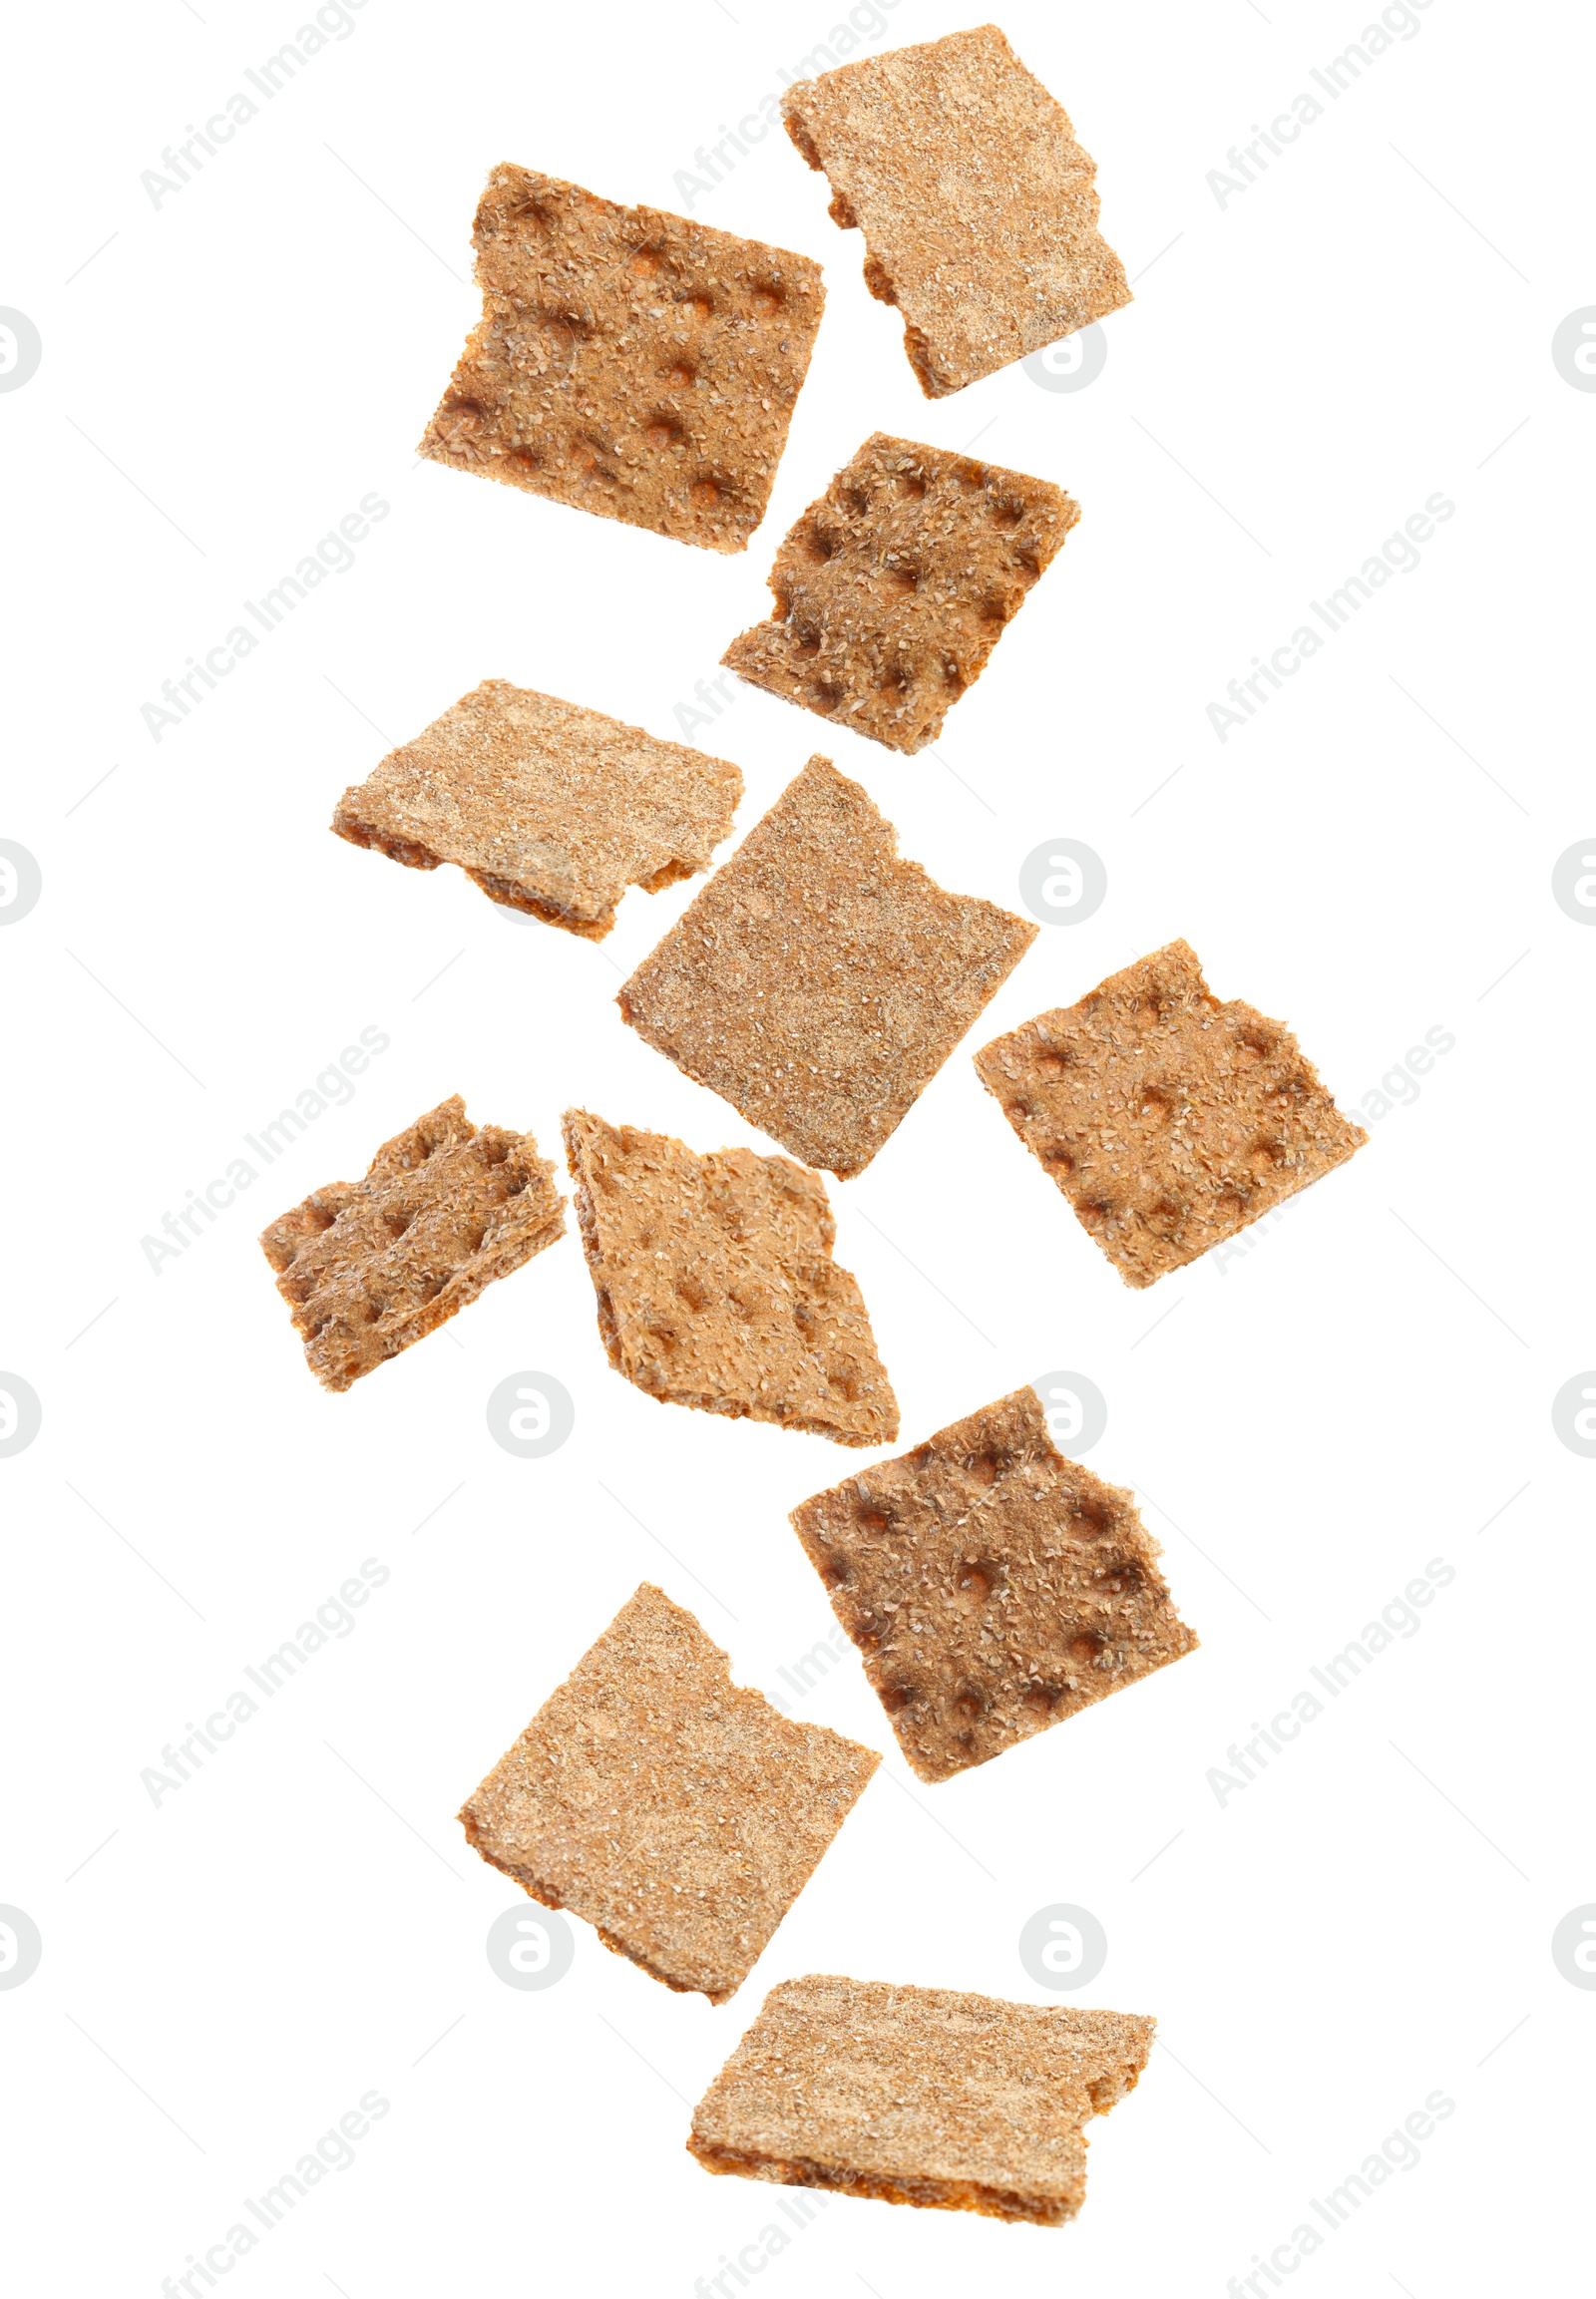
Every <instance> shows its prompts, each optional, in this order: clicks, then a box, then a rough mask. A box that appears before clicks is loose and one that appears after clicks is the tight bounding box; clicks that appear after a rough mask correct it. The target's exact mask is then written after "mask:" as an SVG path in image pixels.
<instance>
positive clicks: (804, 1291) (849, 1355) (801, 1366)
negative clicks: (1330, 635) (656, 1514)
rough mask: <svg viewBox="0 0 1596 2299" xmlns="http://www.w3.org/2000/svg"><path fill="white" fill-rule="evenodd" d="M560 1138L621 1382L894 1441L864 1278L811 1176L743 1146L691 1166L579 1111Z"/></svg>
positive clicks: (687, 1159) (845, 1434)
mask: <svg viewBox="0 0 1596 2299" xmlns="http://www.w3.org/2000/svg"><path fill="white" fill-rule="evenodd" d="M565 1136H566V1157H567V1160H568V1162H569V1164H570V1166H571V1173H572V1178H573V1180H574V1181H575V1183H576V1204H577V1219H578V1222H579V1224H580V1226H581V1229H582V1243H583V1248H584V1250H585V1252H586V1253H587V1256H588V1267H589V1269H590V1271H591V1272H592V1274H593V1282H594V1291H595V1292H596V1293H597V1295H598V1331H599V1334H600V1335H601V1337H602V1339H603V1344H604V1348H605V1350H606V1351H607V1352H608V1356H609V1362H610V1363H611V1364H612V1365H613V1366H614V1368H615V1370H616V1372H620V1373H624V1374H625V1376H626V1378H627V1380H628V1381H631V1382H633V1383H634V1384H635V1385H636V1387H638V1388H639V1389H643V1390H646V1392H647V1393H648V1395H649V1396H651V1397H657V1398H659V1399H660V1400H661V1402H664V1403H667V1404H675V1405H696V1406H697V1408H698V1410H699V1411H700V1412H706V1413H725V1414H727V1415H728V1416H730V1417H731V1418H732V1419H748V1420H755V1421H776V1422H779V1423H780V1425H781V1426H782V1427H783V1428H788V1429H807V1430H808V1431H809V1432H810V1433H811V1434H812V1435H814V1436H820V1437H831V1438H832V1439H833V1440H834V1441H835V1442H836V1443H837V1444H840V1445H887V1444H891V1442H892V1440H893V1438H894V1437H895V1436H896V1435H897V1434H898V1400H897V1398H896V1397H895V1396H894V1395H893V1393H892V1383H891V1382H890V1381H889V1380H888V1378H887V1370H886V1367H885V1366H884V1365H883V1363H882V1361H881V1358H880V1357H879V1356H878V1355H877V1353H876V1341H875V1336H874V1335H873V1334H872V1333H871V1330H870V1318H869V1314H868V1312H867V1311H866V1309H865V1304H864V1298H863V1296H862V1295H861V1293H860V1291H859V1287H858V1284H857V1283H856V1281H855V1279H854V1278H853V1276H852V1275H851V1273H850V1272H849V1271H847V1270H844V1269H839V1268H838V1267H837V1264H836V1263H835V1262H834V1261H833V1260H832V1258H831V1247H832V1240H833V1239H834V1238H835V1236H836V1234H837V1225H836V1223H835V1222H834V1221H833V1220H832V1218H831V1208H830V1206H829V1205H828V1204H827V1202H826V1190H825V1184H824V1183H823V1182H822V1181H821V1180H820V1178H819V1176H818V1175H817V1174H812V1173H807V1172H805V1170H804V1168H803V1167H802V1166H798V1165H794V1164H793V1163H792V1161H791V1159H790V1158H783V1157H758V1156H756V1155H755V1153H754V1152H753V1151H752V1150H744V1149H726V1150H717V1151H715V1152H714V1153H713V1154H712V1155H711V1156H707V1157H697V1156H695V1155H694V1153H693V1152H692V1151H691V1150H690V1149H688V1148H687V1146H686V1144H685V1143H684V1142H679V1141H675V1140H672V1138H671V1137H670V1135H669V1134H657V1133H644V1132H642V1131H641V1129H640V1128H639V1127H636V1126H612V1125H606V1124H605V1123H604V1121H603V1119H602V1118H598V1117H594V1116H593V1115H592V1114H591V1113H590V1112H589V1111H587V1110H568V1111H567V1112H566V1116H565Z"/></svg>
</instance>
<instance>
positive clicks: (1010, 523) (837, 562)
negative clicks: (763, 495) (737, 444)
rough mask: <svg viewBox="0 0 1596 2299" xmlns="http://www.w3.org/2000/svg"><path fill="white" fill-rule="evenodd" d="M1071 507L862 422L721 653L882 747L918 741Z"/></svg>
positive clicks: (931, 729)
mask: <svg viewBox="0 0 1596 2299" xmlns="http://www.w3.org/2000/svg"><path fill="white" fill-rule="evenodd" d="M1079 517H1080V506H1079V505H1078V504H1077V503H1075V502H1074V501H1072V499H1071V498H1070V497H1069V496H1067V495H1065V494H1064V492H1063V490H1062V489H1061V488H1057V487H1054V486H1052V485H1051V483H1050V482H1049V481H1047V480H1044V479H1030V478H1027V477H1026V475H1025V473H1024V472H1022V471H1006V470H1004V469H1003V467H1002V466H1001V465H1000V464H997V463H977V462H974V461H973V460H972V459H971V458H970V457H969V456H968V455H954V454H950V453H949V451H948V450H947V449H946V448H941V447H924V446H921V445H920V444H919V443H918V442H917V441H915V440H912V439H893V438H891V437H889V435H888V434H887V433H886V432H883V431H877V432H874V433H872V435H871V437H870V438H869V439H867V440H866V441H865V444H864V445H863V447H861V448H860V450H859V452H858V454H857V455H856V456H855V457H854V459H853V461H852V462H851V463H848V464H845V465H844V467H843V469H842V470H841V471H839V472H838V474H837V476H836V478H835V479H833V481H832V483H831V485H830V486H829V487H828V488H827V490H826V492H825V494H824V495H822V496H821V497H820V498H819V499H818V500H817V501H816V502H814V503H812V504H811V505H810V506H809V509H808V510H807V511H806V512H804V513H803V515H802V517H801V518H800V519H799V520H798V522H797V524H796V525H795V526H794V527H793V528H792V530H791V531H790V533H789V534H788V535H787V536H786V538H785V539H784V541H783V543H782V545H781V548H780V550H779V551H778V552H777V554H776V558H775V563H774V565H773V566H772V568H771V570H770V575H769V577H768V580H769V583H770V588H771V592H772V594H773V596H774V599H775V604H774V606H773V607H772V608H771V611H770V615H769V617H768V619H767V620H766V621H764V622H756V623H754V624H753V626H752V627H751V628H750V629H748V630H745V631H743V632H742V633H741V635H740V636H739V637H737V638H734V639H733V640H732V642H731V644H730V645H729V646H728V647H727V649H726V651H725V653H724V654H723V655H722V656H721V660H722V662H724V663H726V664H727V665H728V666H729V667H730V668H731V669H732V670H734V671H735V672H736V673H737V675H738V677H739V678H745V679H747V681H748V682H749V684H750V685H751V686H762V687H764V688H765V689H766V690H767V692H769V693H771V694H778V695H780V696H781V698H782V699H783V701H785V702H795V703H797V704H798V705H799V706H800V708H802V709H804V710H812V711H814V712H815V714H816V715H817V717H820V718H829V719H833V720H835V722H836V723H837V724H838V725H839V726H846V727H849V728H851V729H852V731H853V732H854V733H855V734H868V735H869V736H870V737H871V738H872V740H873V741H876V742H881V743H885V744H886V745H887V747H888V748H889V749H890V750H901V751H906V752H910V753H913V752H915V751H918V750H924V749H925V747H926V745H927V743H928V742H934V741H935V740H936V738H937V736H938V735H939V734H940V733H941V732H942V723H943V720H944V718H945V717H946V716H947V714H948V712H949V710H950V709H951V708H952V706H953V705H954V703H956V702H957V701H958V700H959V697H960V696H961V695H962V694H963V693H964V691H965V689H966V688H967V687H969V686H973V685H974V684H975V682H976V680H977V679H978V678H979V677H980V676H981V674H982V672H983V670H984V669H985V668H986V666H987V658H988V656H989V655H990V654H991V653H992V650H993V648H994V647H995V646H996V645H997V643H998V637H999V635H1000V633H1001V631H1002V629H1003V627H1004V625H1005V624H1006V623H1007V622H1008V621H1010V620H1011V618H1012V617H1013V615H1014V614H1015V613H1016V612H1017V611H1018V609H1019V607H1020V605H1021V604H1022V603H1023V600H1024V597H1025V593H1026V591H1027V590H1029V588H1030V586H1031V584H1032V583H1033V582H1035V581H1036V579H1037V577H1038V576H1039V575H1041V574H1042V573H1043V572H1044V571H1045V569H1046V568H1047V567H1048V566H1049V565H1050V564H1051V562H1052V559H1053V558H1054V556H1055V554H1056V553H1057V552H1058V550H1059V549H1060V547H1061V546H1062V544H1063V540H1064V538H1065V536H1066V535H1067V534H1068V533H1069V530H1070V529H1071V528H1072V527H1073V526H1074V524H1075V522H1076V520H1077V519H1078V518H1079Z"/></svg>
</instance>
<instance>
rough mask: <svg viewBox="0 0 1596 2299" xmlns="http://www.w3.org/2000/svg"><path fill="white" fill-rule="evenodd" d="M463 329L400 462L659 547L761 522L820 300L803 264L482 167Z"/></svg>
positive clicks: (738, 539) (711, 538)
mask: <svg viewBox="0 0 1596 2299" xmlns="http://www.w3.org/2000/svg"><path fill="white" fill-rule="evenodd" d="M473 238H474V239H475V242H476V248H477V279H478V282H479V284H480V285H481V288H482V318H481V319H480V321H479V322H478V324H477V327H476V330H475V332H474V333H473V334H472V336H471V338H470V340H469V341H468V342H467V344H466V348H465V350H464V352H463V353H462V354H461V358H460V364H459V366H458V367H457V368H456V369H455V371H454V374H453V376H452V377H451V378H450V383H449V389H448V391H447V392H446V393H445V394H444V398H443V403H442V405H441V406H440V407H439V409H438V411H437V413H436V414H435V415H434V416H433V418H432V421H431V422H430V423H429V424H428V426H427V431H426V436H425V437H424V438H423V440H422V442H421V445H420V448H419V449H418V450H417V452H418V453H419V454H422V455H428V456H431V457H432V459H433V461H434V462H436V463H450V464H453V465H454V467H455V468H456V470H458V471H474V472H477V473H479V474H480V475H481V476H482V477H483V478H485V479H502V480H505V481H506V482H507V483H508V484H509V485H510V486H512V487H524V488H526V489H527V491H528V492H529V493H530V494H532V495H546V496H548V497H550V498H551V499H552V500H553V501H554V502H556V503H569V504H571V505H573V506H574V507H575V508H576V509H578V510H581V511H594V512H598V514H599V515H600V516H601V517H603V518H605V519H622V520H625V521H626V522H627V524H628V525H630V526H632V527H646V528H649V529H651V530H652V531H653V533H655V534H656V535H670V536H674V538H675V539H676V541H677V542H678V543H697V544H702V545H703V546H704V547H705V549H706V550H709V551H742V550H745V549H746V548H747V543H748V538H749V536H750V535H752V533H753V531H754V529H755V528H756V527H757V526H758V525H759V522H760V520H761V519H763V517H764V515H765V505H766V503H767V502H768V501H769V498H770V489H771V484H772V482H773V481H774V479H775V476H776V466H777V464H778V463H779V462H780V460H781V451H782V449H783V447H784V446H785V445H786V441H787V425H788V423H789V421H790V420H791V417H792V410H793V402H794V401H795V400H796V399H797V397H798V391H799V386H800V385H801V384H802V382H803V379H804V374H805V371H806V369H807V368H808V365H809V354H810V352H811V350H812V349H813V347H814V340H815V330H816V329H817V328H818V327H819V325H820V311H821V305H822V304H823V302H824V301H825V290H824V288H823V287H822V286H821V284H820V266H819V264H818V263H812V262H811V261H810V259H809V257H808V256H807V255H793V254H790V253H789V252H788V250H787V249H786V248H784V247H767V246H766V245H765V244H764V242H763V241H762V240H758V239H739V238H735V237H734V236H733V235H732V233H730V232H729V231H716V230H714V229H713V228H712V227H711V226H710V225H709V224H707V223H692V222H689V221H688V220H687V218H686V216H684V215H672V214H670V213H669V212H668V211H667V210H666V209H664V208H660V207H619V206H616V205H615V203H614V202H613V201H612V200H609V199H600V198H598V196H597V194H596V193H594V192H585V191H584V190H583V189H582V187H581V185H579V184H567V183H563V182H562V181H561V179H560V178H559V177H557V176H543V175H540V174H539V173H537V172H536V171H535V170H533V169H529V168H514V167H503V168H496V169H495V170H494V171H493V174H492V175H491V176H490V177H489V179H488V189H487V190H486V192H484V193H483V195H482V201H481V204H480V205H479V207H478V209H477V220H476V225H475V228H474V231H473Z"/></svg>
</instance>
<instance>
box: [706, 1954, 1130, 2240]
mask: <svg viewBox="0 0 1596 2299" xmlns="http://www.w3.org/2000/svg"><path fill="white" fill-rule="evenodd" d="M1156 2025H1157V2024H1156V2022H1155V2021H1153V2020H1150V2019H1147V2018H1145V2017H1143V2016H1142V2015H1141V2014H1139V2013H1134V2012H1088V2011H1082V2010H1080V2009H1078V2008H1077V2007H1076V2006H1074V2005H1072V2004H1009V2003H1004V2002H1003V2001H1002V2000H1001V1999H1000V1998H998V1997H994V1996H969V1995H964V1994H961V1993H958V1992H956V1991H955V1990H954V1989H951V1988H909V1987H901V1986H893V1985H891V1984H890V1983H888V1982H886V1981H882V1980H846V1979H841V1978H837V1977H834V1976H832V1975H831V1974H829V1973H810V1974H808V1975H807V1976H806V1977H805V1978H803V1979H801V1980H785V1981H783V1982H782V1984H781V1985H780V1986H779V1987H776V1988H772V1989H771V1991H770V1994H769V1995H768V1996H767V1997H766V1998H765V2001H764V2003H763V2004H762V2005H761V2007H760V2009H759V2014H758V2017H757V2018H756V2019H755V2021H754V2023H753V2025H752V2027H751V2028H749V2030H748V2032H747V2033H746V2035H745V2036H744V2037H743V2040H742V2042H741V2043H740V2044H739V2045H738V2046H737V2049H736V2051H735V2052H733V2054H732V2056H731V2058H730V2059H729V2060H728V2061H727V2062H726V2065H725V2066H724V2067H723V2068H722V2069H721V2071H720V2074H719V2075H718V2076H717V2077H716V2078H715V2080H714V2082H713V2083H712V2084H711V2085H710V2087H709V2090H708V2091H707V2092H706V2093H705V2094H704V2096H703V2098H702V2099H701V2100H700V2101H699V2103H698V2105H697V2107H695V2108H694V2109H693V2117H692V2133H691V2136H690V2137H689V2139H688V2141H687V2147H688V2151H689V2152H690V2153H691V2154H693V2155H695V2156H696V2157H697V2159H698V2161H699V2162H700V2163H701V2164H702V2165H703V2167H704V2169H705V2170H706V2171H730V2172H735V2173H737V2174H739V2175H740V2176H741V2177H743V2178H746V2179H769V2180H772V2181H774V2182H775V2183H777V2184H778V2185H781V2186H787V2187H829V2188H832V2189H834V2190H836V2191H838V2192H840V2193H842V2194H845V2195H869V2196H874V2197H876V2198H877V2199H878V2200H879V2201H881V2202H884V2203H917V2204H920V2205H921V2206H923V2207H926V2208H930V2209H932V2210H937V2211H979V2212H981V2213H982V2214H983V2215H984V2216H986V2217H987V2218H990V2219H1011V2220H1012V2219H1023V2220H1030V2221H1031V2222H1033V2223H1034V2224H1035V2225H1037V2226H1042V2227H1058V2226H1061V2225H1062V2224H1063V2222H1064V2221H1065V2220H1066V2219H1073V2217H1074V2216H1075V2213H1076V2212H1077V2211H1078V2210H1079V2209H1080V2206H1081V2204H1082V2202H1083V2201H1084V2200H1085V2192H1086V2132H1085V2126H1086V2124H1087V2123H1088V2122H1089V2121H1090V2120H1091V2118H1092V2116H1093V2115H1100V2114H1106V2112H1107V2111H1108V2109H1109V2108H1110V2107H1114V2106H1116V2105H1117V2103H1118V2102H1119V2101H1120V2100H1122V2099H1123V2098H1124V2096H1125V2094H1126V2093H1127V2092H1129V2091H1132V2090H1134V2088H1135V2086H1136V2083H1137V2081H1138V2080H1139V2078H1140V2076H1141V2073H1142V2070H1143V2069H1144V2068H1145V2067H1146V2065H1147V2056H1148V2054H1149V2053H1150V2052H1151V2050H1152V2044H1153V2034H1154V2030H1155V2027H1156Z"/></svg>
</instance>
